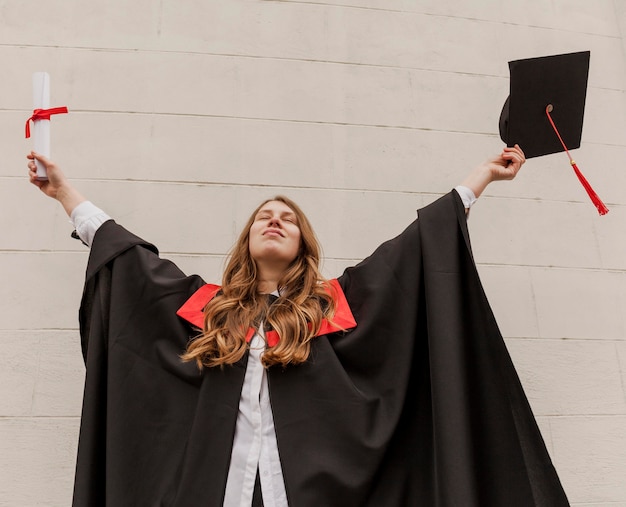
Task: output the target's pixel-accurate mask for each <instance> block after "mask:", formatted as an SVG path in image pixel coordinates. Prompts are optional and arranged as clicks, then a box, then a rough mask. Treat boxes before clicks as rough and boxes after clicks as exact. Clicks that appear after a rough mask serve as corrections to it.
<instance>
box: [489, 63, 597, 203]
mask: <svg viewBox="0 0 626 507" xmlns="http://www.w3.org/2000/svg"><path fill="white" fill-rule="evenodd" d="M589 58H590V52H589V51H582V52H578V53H567V54H562V55H553V56H543V57H539V58H527V59H524V60H515V61H512V62H509V71H510V74H511V80H510V83H511V84H510V87H511V88H510V95H509V97H508V98H507V99H506V102H505V103H504V107H503V109H502V114H501V115H500V137H501V138H502V140H503V141H504V142H505V143H506V144H507V146H514V145H516V144H519V145H520V146H521V148H522V150H524V154H525V155H526V158H533V157H540V156H542V155H549V154H551V153H559V152H562V151H565V153H567V156H568V157H569V159H570V163H571V165H572V168H573V169H574V172H575V173H576V176H578V179H579V180H580V182H581V183H582V185H583V187H584V188H585V190H586V191H587V193H588V194H589V197H590V198H591V200H592V201H593V203H594V205H595V206H596V208H597V209H598V212H599V213H600V214H601V215H604V214H606V213H607V212H608V211H609V210H608V208H607V207H606V206H605V205H604V203H603V202H602V201H601V200H600V198H599V197H598V195H597V194H596V193H595V192H594V190H593V189H592V188H591V185H590V184H589V182H588V181H587V180H586V179H585V177H584V176H583V174H582V173H581V172H580V169H578V166H577V165H576V163H575V162H574V160H573V159H572V156H571V155H570V153H569V150H570V149H575V148H579V147H580V142H581V137H582V130H583V116H584V113H585V97H586V93H587V79H588V75H589ZM566 143H567V144H566Z"/></svg>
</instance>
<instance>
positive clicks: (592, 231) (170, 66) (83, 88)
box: [0, 0, 626, 507]
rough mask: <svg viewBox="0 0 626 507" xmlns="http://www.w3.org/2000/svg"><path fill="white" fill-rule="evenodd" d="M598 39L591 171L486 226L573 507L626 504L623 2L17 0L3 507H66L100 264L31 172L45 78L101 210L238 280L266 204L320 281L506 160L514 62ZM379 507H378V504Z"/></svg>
mask: <svg viewBox="0 0 626 507" xmlns="http://www.w3.org/2000/svg"><path fill="white" fill-rule="evenodd" d="M580 50H591V68H590V76H589V89H588V93H587V107H586V113H585V127H584V132H583V144H582V147H581V149H580V150H577V151H576V152H574V156H575V158H576V160H577V162H578V164H579V166H580V167H581V169H582V170H583V172H584V173H585V175H586V176H587V178H588V179H589V180H590V181H591V183H592V184H593V185H594V187H595V189H596V191H597V192H598V194H599V195H600V196H601V197H602V198H603V200H604V201H605V202H606V203H607V204H608V206H609V208H610V210H611V211H610V213H609V214H608V215H607V216H604V217H599V216H598V215H597V213H596V211H595V209H594V207H593V205H592V204H591V203H590V201H589V200H588V198H587V195H586V194H585V193H584V191H583V189H582V188H581V186H580V185H579V183H578V181H577V180H576V178H575V176H574V175H573V173H572V171H571V169H570V168H569V164H568V161H567V158H566V157H565V155H563V154H560V155H551V156H548V157H543V158H541V159H533V160H531V161H529V162H528V163H527V164H526V165H525V166H524V168H523V171H522V172H521V173H520V175H519V176H518V178H517V179H516V180H515V181H514V182H512V183H495V184H492V185H491V186H490V187H489V188H488V190H487V192H486V194H485V195H484V196H483V197H482V198H481V199H480V201H479V202H478V203H477V204H476V206H475V207H474V208H473V211H472V216H471V219H470V231H471V234H472V242H473V245H474V253H475V258H476V261H477V263H478V265H479V270H480V272H481V275H482V278H483V282H484V285H485V288H486V291H487V294H488V296H489V298H490V301H491V303H492V306H493V308H494V311H495V314H496V317H497V318H498V321H499V323H500V326H501V329H502V331H503V334H504V335H505V337H506V340H507V344H508V346H509V349H510V352H511V355H512V357H513V359H514V362H515V364H516V365H517V368H518V371H519V374H520V377H521V378H522V381H523V384H524V386H525V388H526V392H527V394H528V397H529V399H530V401H531V404H532V406H533V409H534V411H535V413H536V415H537V419H538V422H539V425H540V427H541V430H542V432H543V434H544V437H545V440H546V443H547V445H548V448H549V450H550V453H551V455H552V457H553V460H554V463H555V466H556V468H557V470H558V471H559V474H560V476H561V479H562V482H563V484H564V487H565V489H566V491H567V493H568V495H569V497H570V500H571V502H572V505H576V506H578V507H583V506H584V507H592V506H593V507H600V506H612V507H616V506H622V507H623V506H626V392H625V386H626V238H625V231H626V197H625V195H626V192H625V190H624V189H625V188H626V170H625V168H626V137H625V134H626V98H625V93H624V90H625V87H626V60H625V56H626V2H625V1H624V0H594V1H593V2H591V1H589V0H552V1H550V2H547V1H545V0H475V1H472V2H467V1H461V0H447V1H442V0H324V1H315V0H309V1H266V0H223V1H219V2H217V1H214V2H210V1H189V2H175V1H173V0H136V1H134V2H122V1H120V0H112V1H107V2H104V1H101V0H94V1H89V2H84V1H79V0H57V1H54V0H51V1H46V2H33V1H23V0H0V62H1V63H2V68H3V72H2V78H1V79H0V154H1V155H2V158H1V159H0V206H1V209H0V228H1V231H2V234H1V235H0V276H1V280H2V283H1V284H0V303H1V304H0V351H1V352H0V506H2V507H5V506H6V507H14V506H20V507H30V506H60V505H68V504H69V503H70V501H71V492H72V482H73V469H74V463H75V453H76V442H77V431H78V427H79V422H80V421H79V416H80V408H81V396H82V381H83V376H84V369H83V366H82V359H81V355H80V345H79V341H78V332H77V329H76V327H77V310H78V304H79V300H80V293H81V288H82V276H83V272H84V266H85V264H86V260H87V252H86V249H85V248H84V247H82V245H80V244H79V243H78V242H77V241H74V240H72V239H70V237H69V232H70V230H71V227H70V226H69V225H68V223H67V218H66V217H65V215H64V213H63V211H62V209H61V208H60V206H59V205H58V204H57V203H55V202H53V201H51V200H49V199H46V198H45V197H43V196H42V195H40V193H39V192H38V191H37V189H35V188H34V187H32V186H30V185H29V184H28V182H27V178H26V164H25V158H24V156H25V154H26V153H27V151H28V150H29V149H30V146H31V144H30V142H29V141H25V140H24V139H23V128H24V121H25V119H26V118H27V117H28V116H29V114H30V113H29V111H30V110H32V97H31V94H32V92H31V75H32V73H33V72H35V71H40V70H46V71H48V72H49V73H50V75H51V78H52V105H55V106H56V105H67V106H68V107H69V108H70V109H71V114H70V115H67V116H58V117H55V118H54V119H53V120H52V137H53V138H52V152H53V153H52V155H53V158H54V159H55V160H56V161H57V162H58V163H59V164H60V165H61V166H62V167H63V168H64V169H65V171H66V173H67V174H68V176H69V177H70V178H71V179H72V180H73V181H74V182H75V183H76V185H77V186H78V187H79V188H80V189H81V190H82V191H83V193H85V194H86V195H87V196H88V197H89V198H90V199H91V200H92V201H94V202H95V203H96V204H98V205H99V206H101V207H103V208H104V209H106V210H107V211H108V212H109V214H110V215H112V216H113V217H115V218H116V219H117V220H118V221H119V222H121V223H123V224H124V225H125V226H126V227H128V228H130V229H131V230H133V231H134V232H136V233H137V234H139V235H141V236H143V237H145V238H147V239H149V240H151V241H152V242H154V243H155V244H157V245H158V246H159V247H160V249H161V251H162V254H163V255H164V256H167V257H170V258H172V259H174V260H175V261H176V262H178V263H179V265H181V267H183V268H184V269H185V270H186V271H188V272H198V273H201V274H202V275H203V276H204V277H205V279H207V280H208V281H212V282H219V275H220V272H221V269H222V266H223V260H224V255H225V252H226V251H227V250H228V248H229V246H230V245H231V243H232V242H233V241H234V239H235V235H236V234H237V233H238V231H239V228H240V227H241V226H242V224H243V221H244V220H245V219H246V218H247V215H248V213H249V212H250V211H251V210H252V209H253V207H254V206H255V205H256V204H257V203H258V202H259V201H260V200H262V199H263V198H266V197H268V196H271V195H274V194H276V193H284V194H287V195H289V196H291V197H292V198H294V199H296V201H298V202H300V203H301V204H302V206H303V208H304V209H305V210H306V211H307V212H308V213H309V215H310V218H311V219H312V221H313V223H314V225H315V226H316V230H317V232H318V236H319V237H320V240H321V241H322V244H323V245H324V253H325V259H326V260H325V272H326V274H328V275H337V274H339V273H340V272H341V270H342V269H343V267H345V266H347V265H350V264H353V263H354V262H355V261H357V260H359V259H361V258H363V257H364V256H366V255H367V254H368V253H370V252H371V251H372V250H373V249H374V248H375V246H376V245H377V244H379V243H380V242H381V241H383V240H385V239H387V238H390V237H392V236H393V235H395V234H396V233H398V232H400V231H401V230H402V229H403V228H404V226H405V225H407V224H408V223H409V222H410V221H411V220H412V219H413V218H414V216H415V209H416V208H418V207H420V206H422V205H424V204H427V203H429V202H431V201H432V200H434V199H435V198H436V197H438V196H439V195H441V194H442V193H445V192H447V191H448V190H449V189H450V188H452V187H453V186H454V185H456V184H457V183H459V182H460V181H461V180H462V179H463V178H464V176H465V174H466V173H467V172H468V171H469V170H470V169H471V168H472V167H473V166H474V165H476V164H477V163H480V162H481V161H482V160H483V159H485V158H486V157H488V156H489V155H491V154H495V153H497V152H498V151H499V150H500V148H501V145H502V143H501V141H500V140H499V137H498V135H497V127H498V117H499V114H500V109H501V106H502V104H503V103H504V100H505V98H506V97H507V95H508V66H507V62H508V61H509V60H513V59H518V58H526V57H531V56H542V55H549V54H556V53H564V52H570V51H580ZM383 507H384V506H383Z"/></svg>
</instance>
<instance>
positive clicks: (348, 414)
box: [269, 191, 569, 507]
mask: <svg viewBox="0 0 626 507" xmlns="http://www.w3.org/2000/svg"><path fill="white" fill-rule="evenodd" d="M339 281H340V284H341V286H342V288H343V290H344V292H345V294H346V297H347V299H348V302H349V304H350V307H351V309H352V312H353V314H354V316H355V318H356V321H357V327H356V328H355V329H354V330H351V331H350V332H347V333H334V334H330V335H326V336H321V337H318V338H316V339H315V340H314V342H313V351H312V355H311V358H310V360H309V361H308V362H307V363H306V364H303V365H300V366H297V367H293V368H287V369H278V368H271V369H270V373H269V382H270V393H271V399H272V408H273V412H274V420H275V426H276V434H277V440H278V446H279V451H280V456H281V462H282V466H283V472H284V476H285V483H286V488H287V494H288V497H289V501H290V505H292V506H294V507H303V506H317V505H324V506H325V507H332V506H337V507H340V506H341V507H405V506H406V507H409V506H427V507H453V506H455V507H456V506H458V507H532V506H541V507H560V506H566V505H569V504H568V502H567V498H566V496H565V494H564V492H563V489H562V487H561V484H560V482H559V479H558V477H557V474H556V472H555V470H554V468H553V466H552V463H551V460H550V457H549V456H548V453H547V451H546V448H545V445H544V442H543V439H542V437H541V434H540V432H539V429H538V427H537V425H536V422H535V419H534V417H533V414H532V412H531V409H530V406H529V404H528V402H527V399H526V397H525V395H524V392H523V390H522V387H521V384H520V382H519V379H518V376H517V374H516V372H515V369H514V366H513V364H512V362H511V359H510V357H509V354H508V352H507V349H506V347H505V344H504V341H503V339H502V336H501V334H500V332H499V330H498V326H497V324H496V321H495V319H494V316H493V314H492V311H491V309H490V307H489V304H488V301H487V299H486V297H485V294H484V291H483V289H482V286H481V283H480V280H479V277H478V273H477V270H476V267H475V264H474V262H473V259H472V255H471V250H470V244H469V237H468V232H467V227H466V218H465V210H464V208H463V205H462V203H461V201H460V198H459V196H458V194H457V193H456V192H454V191H453V192H451V193H450V194H448V195H446V196H444V197H443V198H441V199H439V200H438V201H436V202H435V203H433V204H431V205H429V206H427V207H426V208H424V209H422V210H420V211H419V218H418V219H417V220H416V221H415V222H414V223H412V224H411V225H410V226H409V227H408V228H407V229H406V230H405V231H404V232H403V233H402V234H401V235H400V236H398V237H396V238H395V239H393V240H390V241H388V242H386V243H384V244H383V245H381V246H380V247H379V248H378V249H377V250H376V251H375V252H374V253H373V254H372V255H371V256H370V257H369V258H367V259H365V260H364V261H363V262H361V263H360V264H358V265H357V266H355V267H353V268H349V269H348V270H346V272H345V273H344V274H343V275H342V276H341V277H340V278H339Z"/></svg>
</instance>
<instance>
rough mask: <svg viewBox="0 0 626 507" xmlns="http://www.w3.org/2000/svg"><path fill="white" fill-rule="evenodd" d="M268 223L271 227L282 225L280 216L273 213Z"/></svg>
mask: <svg viewBox="0 0 626 507" xmlns="http://www.w3.org/2000/svg"><path fill="white" fill-rule="evenodd" d="M269 225H270V226H273V227H282V222H281V220H280V217H279V216H277V215H274V216H273V217H272V218H270V222H269Z"/></svg>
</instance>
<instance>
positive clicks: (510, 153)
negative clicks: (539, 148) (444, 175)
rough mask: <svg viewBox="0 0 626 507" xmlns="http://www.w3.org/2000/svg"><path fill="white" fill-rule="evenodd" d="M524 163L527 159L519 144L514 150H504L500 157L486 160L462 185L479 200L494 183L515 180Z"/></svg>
mask: <svg viewBox="0 0 626 507" xmlns="http://www.w3.org/2000/svg"><path fill="white" fill-rule="evenodd" d="M524 162H526V157H525V156H524V152H523V151H522V149H521V148H520V147H519V146H518V145H517V144H516V145H515V146H514V147H513V148H504V149H503V150H502V153H500V155H499V156H497V157H493V158H490V159H488V160H486V161H485V162H484V163H483V164H481V165H479V166H478V167H476V168H475V169H474V170H473V171H472V172H471V173H469V175H468V176H467V178H465V180H463V183H461V185H462V186H464V187H467V188H469V189H470V190H471V191H472V192H474V196H475V197H477V198H478V197H479V196H480V194H482V193H483V191H484V190H485V188H487V185H489V183H491V182H492V181H501V180H512V179H513V178H515V176H516V174H517V173H518V172H519V170H520V168H521V167H522V165H523V164H524Z"/></svg>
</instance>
